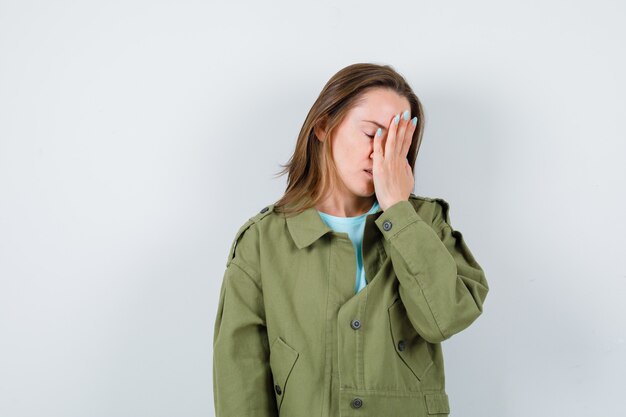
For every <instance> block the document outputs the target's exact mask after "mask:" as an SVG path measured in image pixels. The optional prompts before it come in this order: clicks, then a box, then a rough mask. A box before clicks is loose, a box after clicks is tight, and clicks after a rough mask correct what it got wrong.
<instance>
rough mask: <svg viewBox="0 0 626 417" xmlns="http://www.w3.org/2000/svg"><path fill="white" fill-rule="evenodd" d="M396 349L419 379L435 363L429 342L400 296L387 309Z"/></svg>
mask: <svg viewBox="0 0 626 417" xmlns="http://www.w3.org/2000/svg"><path fill="white" fill-rule="evenodd" d="M387 311H388V313H389V324H390V326H391V336H392V339H393V344H394V347H395V351H396V353H397V354H398V356H399V357H400V359H401V360H402V361H403V362H404V363H405V364H406V366H407V367H408V368H409V369H410V370H411V372H412V373H413V375H415V377H416V378H417V379H418V380H420V381H421V380H422V378H423V377H424V374H426V371H428V369H429V368H430V367H431V365H432V364H433V359H432V356H431V351H430V348H429V346H428V342H427V341H426V340H424V339H423V338H422V337H421V336H420V335H419V334H418V333H417V331H416V330H415V328H414V327H413V325H412V324H411V322H410V321H409V318H408V316H407V314H406V309H405V307H404V304H402V300H401V299H400V298H398V299H397V300H396V301H395V302H394V303H393V304H392V305H391V306H390V307H389V309H388V310H387Z"/></svg>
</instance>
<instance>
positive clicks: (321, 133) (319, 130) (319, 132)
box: [313, 121, 326, 142]
mask: <svg viewBox="0 0 626 417" xmlns="http://www.w3.org/2000/svg"><path fill="white" fill-rule="evenodd" d="M325 127H326V123H325V122H324V121H319V122H317V124H316V125H315V126H314V127H313V132H314V133H315V136H316V137H317V139H318V140H319V141H320V142H324V141H325V140H326V129H325Z"/></svg>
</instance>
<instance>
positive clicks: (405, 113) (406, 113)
mask: <svg viewBox="0 0 626 417" xmlns="http://www.w3.org/2000/svg"><path fill="white" fill-rule="evenodd" d="M402 118H403V119H404V120H409V111H408V110H405V111H404V114H403V115H402Z"/></svg>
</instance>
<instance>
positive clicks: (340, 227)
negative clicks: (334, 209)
mask: <svg viewBox="0 0 626 417" xmlns="http://www.w3.org/2000/svg"><path fill="white" fill-rule="evenodd" d="M377 210H378V201H374V205H373V206H372V208H371V209H370V210H369V211H368V212H367V213H364V214H361V215H360V216H356V217H337V216H331V215H330V214H326V213H322V212H321V211H319V210H318V213H319V214H320V217H321V218H322V220H323V221H324V223H326V225H328V227H330V228H331V229H333V230H334V231H336V232H345V233H348V236H349V237H350V240H351V241H352V245H353V246H354V250H355V252H356V285H355V290H354V292H355V294H356V293H358V292H359V291H361V290H362V289H363V287H365V285H366V283H367V281H365V269H364V268H363V257H362V255H361V247H362V245H363V232H364V231H365V217H366V216H367V215H368V214H373V213H375V212H376V211H377Z"/></svg>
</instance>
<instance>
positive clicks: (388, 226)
mask: <svg viewBox="0 0 626 417" xmlns="http://www.w3.org/2000/svg"><path fill="white" fill-rule="evenodd" d="M383 229H385V231H389V230H391V222H390V221H389V220H385V221H384V222H383Z"/></svg>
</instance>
